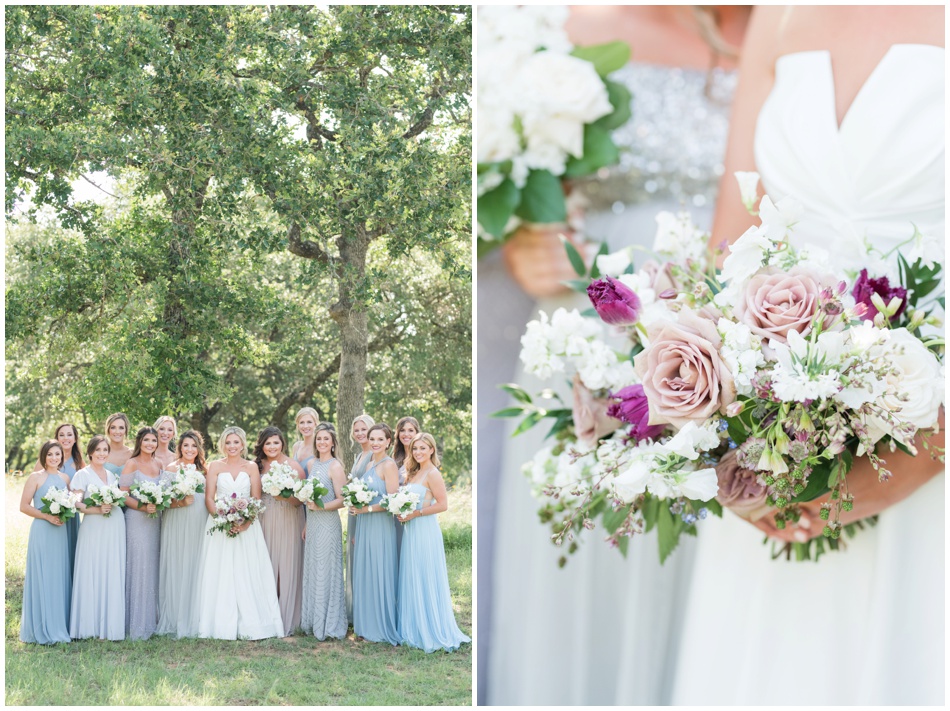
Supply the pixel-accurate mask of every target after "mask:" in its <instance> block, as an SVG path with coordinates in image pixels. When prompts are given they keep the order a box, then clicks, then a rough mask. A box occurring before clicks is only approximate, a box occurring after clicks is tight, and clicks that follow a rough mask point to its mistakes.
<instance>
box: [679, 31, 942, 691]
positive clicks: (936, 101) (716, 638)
mask: <svg viewBox="0 0 950 711" xmlns="http://www.w3.org/2000/svg"><path fill="white" fill-rule="evenodd" d="M944 66H945V65H944V50H943V49H942V48H940V47H934V46H930V45H911V44H897V45H893V46H892V47H891V48H890V50H889V51H888V52H887V54H886V55H885V56H884V58H883V59H882V60H881V62H880V63H879V64H878V66H877V67H876V68H875V69H874V71H873V72H872V73H871V75H870V77H869V78H868V80H867V81H866V83H865V84H864V86H863V87H862V88H861V90H860V92H859V93H858V94H857V96H856V98H855V100H854V103H853V104H852V105H851V107H850V109H849V110H848V112H847V114H846V115H845V118H844V120H843V122H842V124H841V126H840V128H839V127H838V126H837V119H836V116H835V88H834V80H833V75H832V71H831V57H830V55H829V54H828V52H826V51H823V50H822V51H810V52H796V53H794V54H788V55H784V56H782V57H779V59H778V60H777V62H776V64H775V84H774V85H773V88H772V91H771V93H770V95H769V97H768V99H767V100H766V102H765V104H764V105H763V107H762V109H761V111H760V113H759V117H758V121H757V125H756V133H755V144H754V145H755V162H756V167H757V169H758V171H759V173H760V174H761V177H762V182H763V184H764V187H765V189H766V192H767V193H768V195H769V196H770V197H771V198H772V199H773V200H774V201H778V200H779V199H781V198H783V197H785V196H789V195H790V196H794V197H795V198H796V199H798V200H799V201H801V202H802V203H803V204H804V207H805V214H804V216H803V218H802V220H801V221H800V222H799V224H798V225H797V226H796V228H795V233H794V234H795V235H796V238H797V239H799V240H801V241H804V242H810V243H812V244H815V245H818V246H820V247H822V248H824V249H826V250H828V251H829V253H830V256H829V258H830V259H831V260H832V261H833V263H835V264H838V265H842V266H844V267H845V268H858V269H860V267H861V259H860V254H859V250H857V249H855V248H854V246H853V243H851V242H849V241H848V240H846V239H845V235H846V234H847V233H848V231H850V230H851V229H853V230H854V232H856V233H857V234H859V235H861V236H862V237H866V239H867V240H868V241H869V242H870V243H871V244H873V245H874V246H875V247H877V248H878V249H880V250H881V251H882V252H887V251H889V250H890V249H891V248H893V247H894V246H896V245H897V244H899V243H900V242H902V241H904V240H906V239H908V238H909V237H910V236H911V235H912V234H913V225H916V226H917V227H918V228H919V229H920V230H921V232H922V233H923V234H926V235H931V236H935V237H938V238H941V240H940V241H941V242H942V241H943V240H942V238H943V236H944V224H945V212H944V211H945V199H946V198H945V190H946V188H945V179H944V145H945V116H944V87H945V84H944ZM932 256H934V257H936V258H937V259H938V260H939V261H940V262H943V255H942V254H940V255H937V254H934V255H932ZM892 266H896V265H892ZM884 456H885V458H886V456H887V455H886V454H885V455H884ZM919 456H927V454H926V453H923V452H922V453H921V454H920V455H919ZM900 475H901V472H900V471H895V472H894V476H895V478H896V477H899V476H900ZM882 486H886V484H882ZM944 501H945V499H944V475H943V474H942V473H941V474H940V475H938V476H937V477H935V478H934V479H932V480H930V481H929V482H928V483H927V484H925V485H924V486H922V487H920V488H919V489H918V490H917V491H915V492H914V493H913V494H912V495H911V496H909V497H908V498H906V499H904V500H903V501H901V502H899V503H897V504H895V505H893V506H891V507H889V508H887V509H885V510H884V511H882V512H881V514H880V519H879V522H878V524H877V526H875V527H873V528H870V529H865V530H863V531H860V532H858V534H857V535H856V536H855V537H854V538H853V539H849V540H847V550H845V551H843V552H838V553H834V552H832V553H829V554H826V555H825V556H823V557H822V558H820V559H819V560H818V561H817V562H807V563H795V562H786V561H784V560H779V561H772V560H771V559H770V556H769V549H768V548H766V547H765V546H763V545H762V534H761V533H760V532H759V531H758V530H756V529H754V528H752V527H751V526H749V524H747V523H745V522H744V521H742V520H740V519H739V518H738V517H736V516H734V515H731V514H730V513H729V512H726V515H725V516H724V517H723V519H722V520H718V519H717V520H715V521H711V522H710V524H711V525H709V526H707V527H705V530H702V531H701V532H700V540H699V550H698V553H697V567H696V572H695V576H694V578H693V589H692V590H691V594H690V596H689V600H688V605H687V606H686V607H685V608H684V610H683V613H684V616H685V625H684V629H686V630H689V634H690V637H691V639H693V640H695V642H694V643H692V644H686V643H684V644H682V645H681V649H682V650H683V651H682V656H681V659H680V663H679V668H678V670H677V676H676V686H675V694H674V697H673V700H674V702H675V703H680V704H700V703H701V704H715V705H720V704H749V705H753V704H754V705H771V704H792V705H797V704H827V705H845V704H858V705H883V704H887V705H941V706H942V705H943V704H944V683H945V673H946V667H945V652H944V634H945V633H944V605H945V597H944V592H945V591H944V571H945V557H944V556H945V547H944V536H945V527H944V524H945V512H944ZM710 649H715V653H714V654H710V653H709V650H710Z"/></svg>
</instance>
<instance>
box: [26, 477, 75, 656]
mask: <svg viewBox="0 0 950 711" xmlns="http://www.w3.org/2000/svg"><path fill="white" fill-rule="evenodd" d="M65 488H66V482H64V481H63V480H62V479H61V478H60V477H58V476H55V475H52V474H47V475H46V480H45V481H44V482H43V483H42V484H40V485H39V486H38V487H36V492H35V493H34V494H33V506H35V507H36V508H38V509H41V508H43V501H42V499H43V497H44V496H45V495H46V492H47V491H49V490H50V489H65ZM69 597H70V580H69V540H68V538H67V534H66V525H65V524H64V525H62V526H56V525H53V524H52V523H50V522H49V521H44V520H43V519H39V518H34V519H33V523H31V524H30V538H29V541H28V543H27V548H26V573H25V578H24V581H23V614H22V616H21V618H20V641H21V642H29V643H35V644H56V643H57V642H68V641H69Z"/></svg>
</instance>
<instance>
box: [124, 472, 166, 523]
mask: <svg viewBox="0 0 950 711" xmlns="http://www.w3.org/2000/svg"><path fill="white" fill-rule="evenodd" d="M129 495H130V496H132V497H133V498H134V499H137V500H138V501H139V503H142V504H155V513H150V514H146V515H147V516H148V517H149V518H157V517H158V515H159V514H160V513H161V512H162V511H163V510H165V509H167V508H168V507H169V506H171V505H172V492H171V489H170V488H169V487H167V486H162V485H161V484H158V483H155V482H152V481H136V482H134V483H133V484H132V486H130V487H129Z"/></svg>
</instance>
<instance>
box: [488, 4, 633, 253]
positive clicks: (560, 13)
mask: <svg viewBox="0 0 950 711" xmlns="http://www.w3.org/2000/svg"><path fill="white" fill-rule="evenodd" d="M566 18H567V8H566V7H539V6H485V7H482V8H480V9H479V12H478V63H479V73H478V74H479V76H478V89H477V101H478V114H477V115H478V125H477V127H476V131H477V135H478V155H477V163H478V222H479V227H480V240H479V245H480V246H490V245H492V244H495V243H497V242H496V241H497V240H500V239H503V238H504V237H505V235H506V234H507V233H509V232H510V231H511V230H512V226H513V225H514V224H516V221H513V218H515V220H517V219H520V220H525V221H528V222H539V223H543V222H563V221H564V220H565V219H566V217H567V207H566V204H565V196H564V188H563V186H562V184H561V181H562V179H566V178H579V177H582V176H585V175H590V174H592V173H594V172H596V171H597V170H599V169H600V168H603V167H604V166H608V165H612V164H614V163H616V162H617V160H618V158H619V153H618V150H617V147H616V146H615V145H614V142H613V139H612V138H611V132H612V131H613V130H614V129H616V128H618V127H620V126H622V125H623V124H624V123H626V122H627V120H628V119H629V118H630V100H631V96H630V92H629V91H628V90H627V89H626V87H624V86H623V85H622V84H619V83H617V82H614V81H611V80H610V79H608V78H607V76H608V75H609V74H610V73H611V72H613V71H616V70H617V69H620V68H621V67H623V66H624V65H625V64H626V63H627V61H628V60H629V58H630V48H629V47H628V46H627V45H626V44H624V43H623V42H610V43H608V44H602V45H597V46H592V47H573V46H572V45H571V43H570V42H569V41H568V39H567V34H566V32H565V30H564V21H565V19H566Z"/></svg>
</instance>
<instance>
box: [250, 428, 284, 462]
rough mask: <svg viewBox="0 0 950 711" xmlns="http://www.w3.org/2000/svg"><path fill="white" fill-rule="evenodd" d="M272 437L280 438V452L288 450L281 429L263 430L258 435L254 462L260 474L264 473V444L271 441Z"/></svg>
mask: <svg viewBox="0 0 950 711" xmlns="http://www.w3.org/2000/svg"><path fill="white" fill-rule="evenodd" d="M271 437H280V451H281V452H283V451H285V450H286V449H287V438H286V437H284V433H283V432H281V431H280V428H279V427H274V426H273V425H271V426H270V427H265V428H264V429H262V430H261V433H260V434H259V435H257V443H256V444H255V445H254V461H255V462H257V470H258V471H259V472H263V471H264V456H265V455H264V442H266V441H267V440H269V439H270V438H271Z"/></svg>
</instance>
